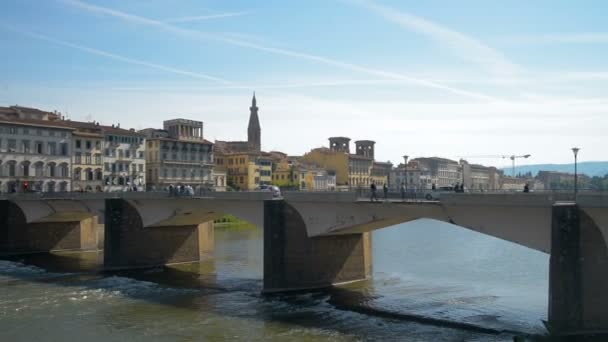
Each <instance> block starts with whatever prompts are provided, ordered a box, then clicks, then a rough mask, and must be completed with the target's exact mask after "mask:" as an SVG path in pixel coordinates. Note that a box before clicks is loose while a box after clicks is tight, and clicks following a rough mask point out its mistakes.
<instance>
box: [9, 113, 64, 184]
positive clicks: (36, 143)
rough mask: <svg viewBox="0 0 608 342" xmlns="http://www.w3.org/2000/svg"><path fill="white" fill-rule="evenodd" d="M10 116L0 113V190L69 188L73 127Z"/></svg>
mask: <svg viewBox="0 0 608 342" xmlns="http://www.w3.org/2000/svg"><path fill="white" fill-rule="evenodd" d="M3 109H6V108H3ZM8 117H10V116H8V115H7V116H3V115H0V192H9V193H10V192H26V191H43V192H56V191H70V189H71V184H70V183H71V180H70V169H71V168H70V163H71V160H70V159H71V151H70V143H71V139H72V131H73V129H72V128H68V127H63V126H61V125H58V124H54V123H53V122H51V121H44V120H36V119H24V118H19V116H13V117H11V118H10V119H7V118H8Z"/></svg>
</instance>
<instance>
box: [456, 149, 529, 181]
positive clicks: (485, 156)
mask: <svg viewBox="0 0 608 342" xmlns="http://www.w3.org/2000/svg"><path fill="white" fill-rule="evenodd" d="M531 156H532V155H531V154H523V155H519V156H518V155H515V154H512V155H510V156H509V155H481V156H459V157H458V158H473V159H476V158H503V159H506V158H509V159H511V176H512V177H513V178H515V159H519V158H524V159H528V158H530V157H531Z"/></svg>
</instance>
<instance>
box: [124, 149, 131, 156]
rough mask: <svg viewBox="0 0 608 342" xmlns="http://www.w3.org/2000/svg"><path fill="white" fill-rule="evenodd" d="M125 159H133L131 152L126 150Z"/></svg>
mask: <svg viewBox="0 0 608 342" xmlns="http://www.w3.org/2000/svg"><path fill="white" fill-rule="evenodd" d="M125 157H126V158H131V151H130V150H125Z"/></svg>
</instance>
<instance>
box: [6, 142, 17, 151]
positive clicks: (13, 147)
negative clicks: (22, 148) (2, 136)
mask: <svg viewBox="0 0 608 342" xmlns="http://www.w3.org/2000/svg"><path fill="white" fill-rule="evenodd" d="M8 151H9V152H17V140H15V139H8Z"/></svg>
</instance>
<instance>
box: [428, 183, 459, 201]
mask: <svg viewBox="0 0 608 342" xmlns="http://www.w3.org/2000/svg"><path fill="white" fill-rule="evenodd" d="M446 192H454V187H452V186H440V187H439V188H438V189H436V190H428V191H427V192H426V193H425V195H424V198H425V199H426V200H427V201H439V197H440V196H441V194H442V193H446Z"/></svg>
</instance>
